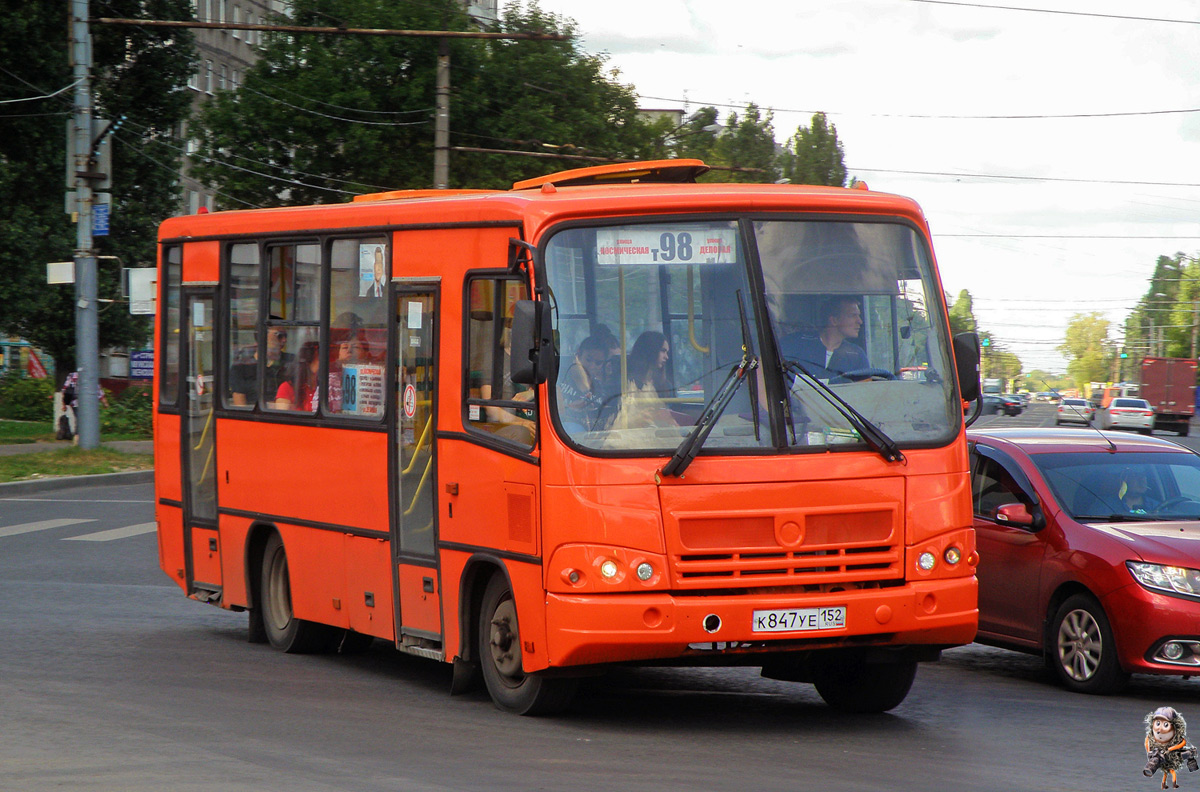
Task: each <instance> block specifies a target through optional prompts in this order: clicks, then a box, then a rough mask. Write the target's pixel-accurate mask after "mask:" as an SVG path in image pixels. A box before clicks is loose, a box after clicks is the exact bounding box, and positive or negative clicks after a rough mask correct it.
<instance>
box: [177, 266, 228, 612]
mask: <svg viewBox="0 0 1200 792" xmlns="http://www.w3.org/2000/svg"><path fill="white" fill-rule="evenodd" d="M184 302H185V305H184V308H185V313H184V317H185V319H184V321H185V323H186V325H185V326H186V328H187V332H186V333H185V335H184V350H183V354H184V356H185V357H184V359H185V360H186V361H187V386H186V392H185V399H184V405H183V409H184V413H183V422H182V426H183V428H182V432H183V437H182V441H183V466H182V473H183V525H184V531H183V537H184V539H183V541H184V558H185V560H186V574H187V592H188V595H189V596H191V597H195V598H196V599H200V600H204V601H208V602H213V601H219V600H220V597H221V554H220V545H219V537H218V533H217V481H216V450H217V443H216V429H217V427H216V419H215V414H214V412H213V406H214V404H213V402H214V392H213V387H214V383H213V371H214V368H213V335H214V332H215V328H216V320H215V317H214V316H213V306H214V298H213V293H212V290H211V289H203V290H199V289H196V290H191V289H187V290H185V292H184Z"/></svg>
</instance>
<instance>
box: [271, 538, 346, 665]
mask: <svg viewBox="0 0 1200 792" xmlns="http://www.w3.org/2000/svg"><path fill="white" fill-rule="evenodd" d="M259 581H260V584H259V585H260V590H259V592H258V601H259V603H260V608H261V610H262V625H263V631H264V632H265V633H266V638H267V641H268V642H269V643H270V644H271V646H273V647H275V648H276V649H281V650H283V651H285V652H316V651H320V650H322V649H325V648H327V646H328V644H329V637H330V633H329V630H328V629H327V628H325V626H324V625H321V624H314V623H313V622H309V621H305V620H303V619H297V618H296V614H295V613H293V612H292V587H291V581H290V579H289V575H288V560H287V552H286V551H285V550H284V548H283V540H281V539H280V538H279V534H271V538H269V539H268V540H267V544H266V547H264V548H263V557H262V575H261V576H260V577H259Z"/></svg>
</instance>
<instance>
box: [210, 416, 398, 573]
mask: <svg viewBox="0 0 1200 792" xmlns="http://www.w3.org/2000/svg"><path fill="white" fill-rule="evenodd" d="M217 460H218V461H219V462H220V466H221V478H220V483H221V508H223V509H239V510H245V511H254V512H258V513H259V514H261V515H263V518H264V519H267V520H270V519H271V518H274V517H277V518H280V519H287V518H289V517H290V518H293V519H302V520H305V521H314V522H319V523H325V524H328V525H329V526H330V527H332V528H336V527H339V526H345V527H350V528H365V529H368V530H374V531H379V532H380V534H381V535H386V534H387V531H388V512H387V508H388V489H387V487H388V484H387V435H386V434H385V433H383V432H362V431H355V430H338V429H332V428H328V427H316V426H301V425H296V424H277V423H265V422H260V421H230V420H225V421H221V422H219V423H218V427H217ZM387 567H388V564H387V563H386V562H385V563H384V568H385V569H386V568H387Z"/></svg>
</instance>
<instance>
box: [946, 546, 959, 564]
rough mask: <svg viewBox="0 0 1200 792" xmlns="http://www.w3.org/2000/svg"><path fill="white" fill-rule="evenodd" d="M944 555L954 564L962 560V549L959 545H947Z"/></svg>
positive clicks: (949, 562)
mask: <svg viewBox="0 0 1200 792" xmlns="http://www.w3.org/2000/svg"><path fill="white" fill-rule="evenodd" d="M942 557H943V558H945V559H946V563H947V564H949V565H950V566H954V565H955V564H957V563H958V562H959V561H961V560H962V551H961V550H959V549H958V548H957V547H947V548H946V552H945V554H944V555H943V556H942Z"/></svg>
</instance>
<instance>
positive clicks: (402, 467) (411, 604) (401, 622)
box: [390, 283, 442, 651]
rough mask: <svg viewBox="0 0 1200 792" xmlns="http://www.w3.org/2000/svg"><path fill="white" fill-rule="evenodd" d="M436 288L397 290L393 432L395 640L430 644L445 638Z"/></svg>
mask: <svg viewBox="0 0 1200 792" xmlns="http://www.w3.org/2000/svg"><path fill="white" fill-rule="evenodd" d="M436 341H437V288H436V286H435V285H431V284H428V283H426V284H415V285H405V286H402V287H400V288H399V289H398V290H397V293H396V405H397V409H396V420H395V422H394V423H393V427H392V431H393V433H394V434H393V438H392V444H391V445H392V459H391V467H392V486H391V498H390V500H391V513H392V528H391V530H392V554H393V559H392V560H393V570H394V572H395V575H396V577H395V581H394V582H395V591H396V592H397V597H398V602H397V603H396V609H395V612H396V645H397V646H398V647H402V648H405V649H407V650H409V651H412V650H413V649H417V650H418V651H419V650H421V649H422V648H425V649H430V650H433V649H434V648H435V647H439V646H440V645H441V641H442V622H441V605H440V591H441V580H440V577H439V575H438V567H437V515H438V509H437V482H436V481H435V478H436V475H437V458H436V454H437V442H436V424H435V405H436V403H437V399H436V395H437V388H436V385H437V372H436V357H435V353H436V348H435V345H436Z"/></svg>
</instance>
